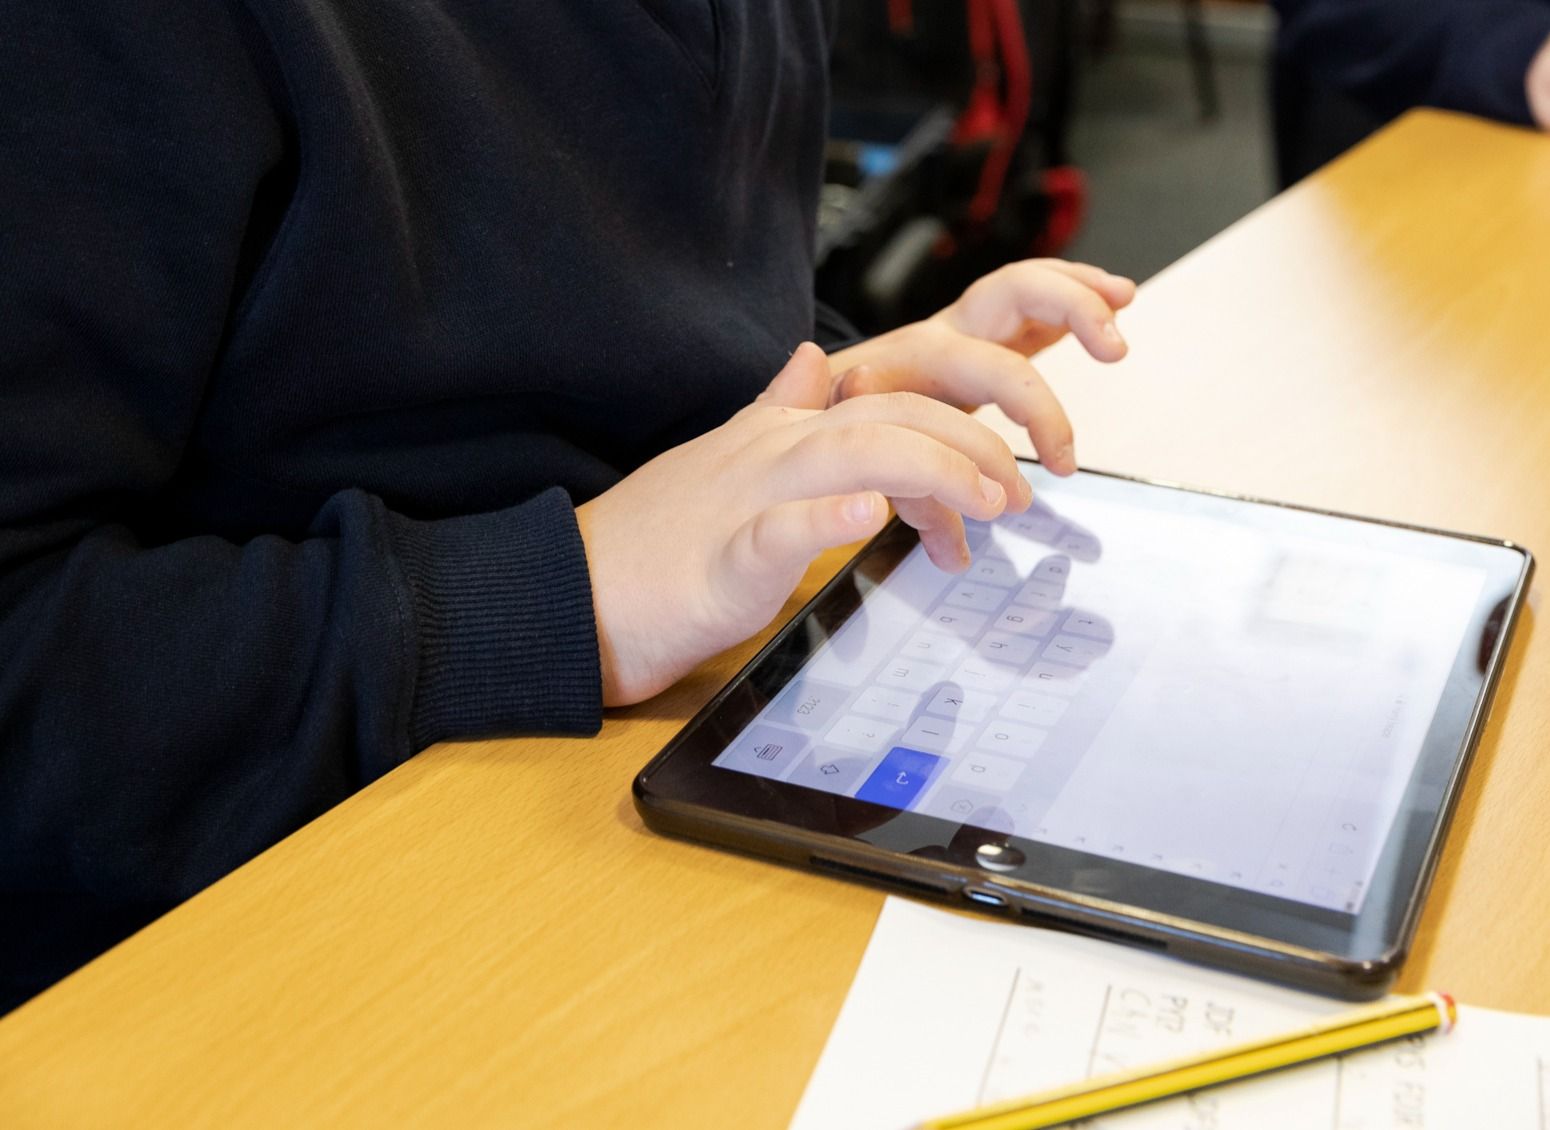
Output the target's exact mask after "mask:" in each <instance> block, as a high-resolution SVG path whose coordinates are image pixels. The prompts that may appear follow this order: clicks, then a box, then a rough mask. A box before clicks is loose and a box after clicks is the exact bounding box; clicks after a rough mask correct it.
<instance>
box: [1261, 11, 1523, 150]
mask: <svg viewBox="0 0 1550 1130" xmlns="http://www.w3.org/2000/svg"><path fill="white" fill-rule="evenodd" d="M1276 9H1277V12H1278V13H1279V15H1280V18H1281V29H1280V33H1279V39H1278V46H1277V51H1278V53H1279V54H1280V55H1281V56H1282V58H1283V59H1285V60H1287V61H1289V62H1292V63H1293V64H1294V65H1295V66H1296V67H1297V68H1298V69H1299V70H1301V71H1302V72H1304V73H1306V74H1308V75H1309V76H1310V77H1312V78H1313V79H1315V80H1316V81H1318V82H1319V83H1320V84H1322V85H1325V86H1328V87H1331V88H1333V89H1336V90H1340V91H1342V92H1344V93H1346V94H1348V95H1350V96H1351V97H1353V98H1355V99H1356V100H1357V101H1358V102H1361V103H1362V104H1364V105H1366V106H1367V107H1368V108H1369V109H1371V110H1373V111H1374V112H1375V113H1377V114H1379V115H1381V116H1382V117H1384V118H1391V117H1394V116H1396V115H1398V114H1400V113H1401V112H1403V111H1404V110H1407V109H1410V108H1411V107H1413V106H1435V107H1438V108H1439V109H1444V110H1459V111H1463V112H1464V113H1469V114H1478V115H1480V116H1482V117H1487V118H1494V119H1496V120H1498V121H1504V122H1515V123H1518V124H1520V125H1530V124H1532V121H1533V119H1532V117H1531V115H1530V113H1529V106H1528V93H1527V90H1526V89H1525V82H1524V80H1525V78H1526V76H1527V74H1528V68H1529V63H1530V62H1531V61H1532V60H1533V58H1534V55H1535V53H1536V52H1537V51H1538V50H1539V49H1540V48H1541V47H1542V46H1544V44H1545V41H1546V39H1547V38H1550V3H1547V2H1546V0H1425V2H1424V3H1412V2H1408V0H1276Z"/></svg>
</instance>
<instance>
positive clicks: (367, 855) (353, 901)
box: [0, 114, 1550, 1128]
mask: <svg viewBox="0 0 1550 1130" xmlns="http://www.w3.org/2000/svg"><path fill="white" fill-rule="evenodd" d="M1547 276H1550V138H1544V137H1540V136H1536V135H1531V134H1529V133H1525V132H1519V131H1515V130H1509V129H1504V128H1500V127H1495V126H1488V125H1482V124H1479V123H1476V122H1472V121H1468V120H1465V119H1462V118H1457V117H1451V116H1445V115H1440V114H1424V115H1416V116H1412V117H1410V118H1408V119H1406V120H1404V121H1403V122H1401V123H1400V124H1399V125H1398V126H1396V127H1394V128H1392V129H1390V130H1389V131H1387V132H1386V133H1384V134H1383V135H1381V136H1380V137H1379V138H1377V139H1376V140H1375V141H1373V142H1371V143H1369V144H1368V145H1366V146H1364V147H1362V148H1361V149H1360V150H1359V151H1358V152H1356V153H1355V154H1353V155H1351V156H1349V157H1347V158H1345V159H1343V160H1342V161H1340V162H1339V163H1337V164H1336V165H1335V166H1334V167H1332V168H1330V169H1329V170H1327V171H1326V172H1324V173H1321V174H1320V175H1319V176H1317V177H1315V178H1314V179H1313V180H1312V181H1311V182H1308V183H1305V184H1304V185H1302V186H1300V187H1299V188H1297V189H1295V190H1294V191H1292V192H1291V193H1289V194H1287V195H1286V196H1283V197H1281V198H1279V199H1277V200H1275V201H1273V202H1272V203H1271V204H1269V205H1267V206H1266V207H1264V208H1262V209H1260V210H1259V211H1258V212H1256V213H1255V214H1254V215H1253V216H1251V217H1249V218H1248V219H1247V220H1245V221H1244V222H1243V223H1241V224H1239V225H1238V226H1236V227H1235V228H1233V229H1232V230H1230V231H1228V232H1227V233H1225V234H1224V235H1222V236H1220V237H1219V238H1217V239H1215V240H1213V241H1212V242H1210V243H1209V244H1207V245H1206V246H1205V247H1203V248H1201V249H1200V250H1199V251H1197V252H1196V253H1194V254H1193V255H1191V256H1189V257H1188V258H1186V259H1185V260H1183V261H1182V262H1180V263H1179V264H1178V265H1176V266H1175V267H1173V268H1172V269H1170V270H1168V271H1167V272H1165V273H1164V274H1162V275H1161V276H1159V277H1158V278H1157V279H1156V280H1154V281H1153V282H1151V283H1149V284H1148V285H1147V286H1146V287H1145V289H1144V290H1143V292H1142V295H1141V297H1140V299H1139V300H1138V301H1137V303H1136V306H1135V308H1134V309H1133V310H1132V311H1131V312H1129V313H1128V314H1127V315H1125V318H1124V323H1123V324H1124V326H1125V329H1126V332H1127V334H1128V335H1129V338H1130V341H1131V343H1132V346H1133V349H1132V353H1131V357H1130V359H1129V360H1127V361H1126V362H1125V363H1124V364H1123V365H1121V366H1119V367H1117V368H1114V369H1108V370H1101V371H1100V369H1099V367H1098V366H1096V365H1094V364H1091V363H1089V362H1087V361H1086V360H1084V359H1083V358H1082V357H1081V356H1079V355H1078V354H1077V352H1076V351H1075V350H1073V349H1069V348H1065V347H1064V346H1062V347H1060V348H1057V349H1056V350H1053V351H1051V353H1050V354H1048V355H1047V356H1046V358H1045V359H1044V360H1043V365H1044V368H1045V369H1046V370H1047V371H1048V372H1049V374H1050V375H1051V377H1052V378H1053V379H1054V380H1055V382H1056V384H1057V387H1058V389H1059V391H1060V392H1061V395H1062V396H1063V398H1064V400H1065V402H1066V404H1067V405H1068V406H1069V407H1070V409H1071V413H1072V416H1073V417H1074V419H1075V420H1076V421H1077V428H1078V436H1079V439H1080V451H1081V453H1082V455H1083V458H1084V461H1086V462H1087V463H1088V464H1089V465H1092V466H1097V467H1106V468H1111V469H1114V470H1122V471H1130V472H1136V473H1142V474H1150V475H1155V476H1159V477H1163V478H1169V479H1175V480H1180V481H1184V482H1194V483H1200V484H1205V485H1209V486H1213V487H1219V488H1224V489H1229V490H1233V491H1243V492H1250V493H1254V494H1260V495H1266V496H1269V497H1273V498H1283V499H1287V500H1290V501H1296V502H1303V503H1311V504H1314V505H1318V506H1328V507H1335V508H1340V509H1346V510H1353V511H1357V512H1368V513H1373V514H1381V515H1386V516H1390V517H1393V518H1398V519H1403V520H1408V521H1413V522H1421V523H1427V524H1431V525H1438V526H1444V527H1454V528H1460V529H1466V530H1472V531H1477V532H1481V533H1487V534H1493V535H1498V536H1503V537H1511V538H1514V539H1516V540H1518V541H1521V542H1523V543H1525V544H1527V545H1528V546H1530V547H1531V548H1534V549H1538V550H1540V551H1541V552H1542V553H1550V498H1547V497H1546V495H1547V484H1550V351H1547V348H1546V344H1545V342H1546V338H1547V336H1550V302H1547V299H1550V277H1547ZM836 563H837V559H836V560H830V561H828V562H826V563H824V564H825V566H826V567H827V568H828V569H832V568H834V566H835V564H836ZM816 580H817V573H815V574H813V575H812V576H810V577H809V583H808V585H807V587H806V588H805V589H804V595H805V593H808V592H811V591H812V587H813V584H814V583H816ZM1534 603H1535V605H1536V606H1537V601H1536V602H1534ZM1534 619H1535V617H1534V615H1533V614H1532V613H1531V614H1530V615H1529V616H1528V617H1527V619H1526V621H1525V622H1524V623H1523V625H1522V627H1521V631H1520V635H1519V637H1518V639H1517V641H1516V644H1515V646H1514V648H1513V651H1512V657H1511V662H1510V664H1509V667H1508V670H1507V674H1506V678H1505V681H1504V683H1503V686H1502V688H1501V692H1500V695H1499V697H1498V700H1497V704H1496V710H1495V716H1494V720H1493V722H1492V724H1491V726H1490V729H1489V730H1488V732H1487V734H1486V738H1485V742H1484V744H1483V746H1482V748H1481V750H1480V755H1479V758H1478V761H1477V763H1476V765H1475V769H1474V772H1473V774H1472V777H1471V780H1470V784H1469V787H1468V789H1467V791H1466V793H1465V796H1464V800H1463V805H1462V808H1461V811H1460V813H1459V818H1458V820H1457V822H1456V824H1455V826H1454V830H1453V834H1452V838H1451V841H1450V846H1449V848H1448V851H1447V855H1446V858H1445V861H1444V864H1443V867H1442V870H1441V874H1440V876H1439V878H1438V881H1437V884H1436V886H1435V888H1434V890H1433V893H1432V898H1431V903H1430V905H1429V908H1428V912H1427V915H1426V918H1425V921H1424V923H1423V925H1422V930H1421V936H1420V944H1419V948H1418V951H1417V952H1416V953H1415V955H1414V956H1413V957H1412V959H1411V962H1410V965H1409V967H1408V970H1407V972H1406V975H1405V977H1404V981H1403V985H1404V987H1407V988H1413V987H1416V986H1419V985H1423V984H1433V983H1435V984H1440V985H1446V986H1449V987H1451V988H1452V989H1453V990H1454V991H1455V992H1457V993H1459V994H1461V995H1462V997H1463V999H1464V1000H1466V1001H1470V1002H1473V1003H1477V1004H1482V1005H1493V1006H1498V1007H1503V1008H1514V1009H1521V1010H1531V1011H1539V1012H1550V943H1547V941H1546V939H1550V833H1547V829H1550V643H1547V641H1546V640H1545V639H1543V638H1540V633H1538V632H1537V631H1536V625H1535V623H1534ZM752 647H753V645H752V644H750V645H749V647H747V648H744V649H741V651H740V652H739V653H738V654H737V655H735V656H732V657H728V658H725V659H723V660H721V661H719V662H716V663H713V664H710V665H709V666H708V667H707V668H706V669H705V670H703V671H701V672H699V673H698V674H697V675H696V676H695V677H694V678H692V679H690V680H689V681H687V682H686V683H685V684H683V685H681V686H679V687H677V688H675V689H674V690H673V691H672V692H670V693H669V694H666V695H664V696H662V697H661V698H660V699H658V700H656V701H653V702H651V703H647V704H646V705H644V706H642V707H640V708H638V709H635V710H631V711H629V712H626V713H623V714H619V715H617V716H614V717H612V718H610V720H609V721H608V723H607V725H606V726H605V727H604V730H603V733H602V735H601V736H600V737H598V738H596V739H591V740H579V741H573V740H541V741H540V740H531V741H504V742H484V743H476V744H468V745H456V746H443V747H438V748H436V749H433V750H430V751H428V752H426V753H425V754H423V755H421V756H420V757H418V758H415V759H414V760H413V761H412V762H410V763H409V764H407V765H405V766H404V767H403V768H401V769H399V770H398V771H397V772H395V773H393V774H392V775H390V776H389V777H387V778H385V779H383V780H382V781H379V782H378V783H377V784H375V785H374V786H372V787H371V788H369V789H367V790H365V791H364V792H363V793H361V794H360V795H359V796H357V797H355V798H354V799H352V800H350V801H349V802H347V803H346V804H344V805H342V806H340V807H339V808H338V809H336V810H334V811H333V812H331V813H329V814H328V815H326V816H324V817H323V818H322V819H320V820H318V821H316V822H315V823H313V824H311V825H310V826H308V827H307V828H305V829H303V830H302V831H300V832H298V833H297V834H296V835H294V836H292V837H291V838H290V839H288V840H286V841H285V842H284V843H282V844H280V845H279V846H277V847H276V848H274V849H273V850H272V851H269V852H268V853H266V854H265V855H263V856H262V857H260V858H259V859H257V860H255V861H254V862H253V863H251V864H249V865H248V866H247V867H244V868H243V869H241V870H240V871H238V872H237V873H236V874H234V875H232V876H231V877H229V878H227V879H226V880H225V881H223V882H221V883H218V884H217V885H216V886H214V887H213V888H211V889H210V890H208V891H206V892H205V893H204V894H202V895H200V896H199V897H198V898H196V899H194V900H193V901H192V902H190V903H188V904H187V905H185V906H183V907H182V908H180V909H179V910H177V911H175V912H174V913H172V914H170V915H168V916H167V917H166V918H163V919H162V920H160V921H159V922H157V923H155V924H154V925H153V926H151V927H150V928H149V929H147V930H145V931H144V932H142V933H141V934H139V935H138V936H136V937H135V938H133V939H131V940H130V941H129V942H127V943H125V944H124V945H122V946H120V947H119V948H118V949H116V950H114V951H113V952H112V953H110V954H108V955H107V956H105V957H103V958H102V959H100V960H99V961H97V962H95V963H93V964H92V965H90V966H88V967H87V968H86V969H84V970H82V971H81V972H80V973H78V974H77V975H75V976H74V977H71V978H70V979H68V980H67V981H65V982H64V983H63V984H61V985H59V986H58V987H56V988H54V989H53V990H51V991H49V992H48V993H45V994H44V995H43V996H41V997H39V998H38V999H37V1000H35V1001H33V1002H32V1003H31V1004H29V1005H27V1006H25V1007H23V1008H21V1009H20V1010H18V1011H17V1012H15V1013H14V1014H12V1015H11V1016H10V1017H8V1018H7V1019H6V1020H4V1021H3V1022H0V1124H3V1125H5V1126H7V1127H23V1126H50V1127H52V1126H69V1127H74V1126H102V1125H115V1126H122V1125H147V1126H156V1127H167V1126H184V1125H190V1124H210V1125H217V1126H222V1127H228V1126H258V1127H266V1128H267V1127H274V1126H288V1125H296V1124H309V1125H326V1126H346V1125H348V1126H354V1125H361V1126H374V1127H375V1126H400V1125H426V1126H475V1125H490V1126H519V1125H520V1126H566V1127H602V1126H632V1127H639V1126H653V1125H664V1126H665V1125H672V1126H679V1127H700V1126H706V1127H710V1126H728V1125H737V1126H746V1127H777V1126H783V1125H784V1124H785V1122H786V1120H787V1119H788V1118H789V1116H790V1114H791V1111H792V1109H793V1107H794V1106H795V1104H796V1101H797V1098H798V1096H799V1095H800V1093H801V1090H802V1087H803V1086H804V1084H805V1082H806V1080H807V1076H808V1073H809V1071H810V1070H811V1068H812V1066H813V1063H814V1062H815V1060H816V1059H817V1056H818V1053H819V1050H820V1049H821V1047H822V1045H823V1041H824V1038H825V1036H826V1035H827V1033H828V1030H829V1026H830V1024H831V1022H832V1021H833V1018H834V1016H835V1013H836V1011H837V1010H838V1008H839V1005H840V1001H841V999H842V998H843V995H844V993H845V989H846V987H847V986H848V984H849V982H850V979H851V976H852V974H853V972H854V970H855V967H856V962H857V959H858V958H859V957H860V955H861V952H862V950H863V949H864V948H865V945H866V941H867V937H868V934H869V932H870V930H871V927H872V922H873V919H874V916H875V915H876V912H877V908H878V905H879V901H880V896H878V895H877V894H875V893H872V892H869V891H867V890H864V889H862V888H860V887H855V886H851V885H848V884H845V883H842V882H838V881H835V880H829V879H821V878H816V877H810V876H807V875H803V874H798V873H796V872H793V871H786V870H782V869H781V868H778V867H774V866H770V865H768V864H764V863H758V862H753V861H750V860H744V859H739V858H735V857H733V856H731V855H727V854H723V853H721V852H717V851H713V850H709V849H704V848H699V847H692V846H688V845H685V844H683V843H678V842H674V841H669V840H665V839H659V838H657V837H655V836H653V835H651V834H649V833H647V832H645V831H644V830H643V829H642V827H641V824H640V821H639V820H638V819H637V818H636V816H635V813H634V811H633V809H632V808H631V805H630V801H629V783H630V779H631V777H632V775H633V774H634V773H635V771H636V770H637V769H638V768H639V767H640V766H641V765H642V764H643V763H644V762H645V761H646V759H647V758H648V757H649V756H650V755H651V754H652V753H654V752H655V751H656V750H657V748H658V747H660V746H661V745H662V744H663V743H664V742H665V741H666V740H667V738H668V737H669V736H670V735H671V734H672V733H673V732H674V730H675V729H676V728H677V727H678V725H679V724H680V723H681V722H682V721H683V719H684V718H685V717H687V716H688V715H689V714H690V713H691V712H692V711H693V710H694V709H695V708H696V707H698V705H699V704H700V703H701V702H703V701H704V700H705V699H706V698H707V697H708V696H709V695H710V694H711V693H712V691H713V690H714V689H715V688H716V686H717V685H718V684H720V683H721V682H722V680H723V679H725V678H726V677H727V676H728V675H730V674H731V672H732V671H733V670H734V669H735V667H736V666H737V665H738V664H739V663H740V662H742V660H743V659H744V658H746V656H747V655H748V654H749V653H750V652H751V649H752Z"/></svg>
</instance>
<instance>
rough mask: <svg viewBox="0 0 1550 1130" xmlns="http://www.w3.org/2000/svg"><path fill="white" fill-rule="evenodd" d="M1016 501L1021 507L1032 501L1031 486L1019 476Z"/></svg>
mask: <svg viewBox="0 0 1550 1130" xmlns="http://www.w3.org/2000/svg"><path fill="white" fill-rule="evenodd" d="M1017 499H1018V502H1019V503H1020V504H1021V505H1023V506H1027V505H1028V504H1029V503H1030V502H1032V501H1033V484H1032V483H1030V482H1029V481H1028V480H1027V479H1025V478H1023V477H1022V476H1021V475H1018V476H1017Z"/></svg>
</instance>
